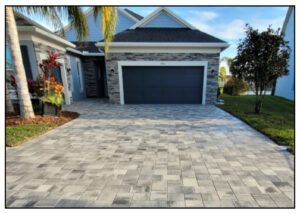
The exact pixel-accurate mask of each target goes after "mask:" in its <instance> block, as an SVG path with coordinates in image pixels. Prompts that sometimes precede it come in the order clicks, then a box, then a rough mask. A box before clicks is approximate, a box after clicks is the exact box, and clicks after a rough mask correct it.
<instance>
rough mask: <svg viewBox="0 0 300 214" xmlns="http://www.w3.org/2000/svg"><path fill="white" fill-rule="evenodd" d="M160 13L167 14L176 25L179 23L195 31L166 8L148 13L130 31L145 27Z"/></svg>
mask: <svg viewBox="0 0 300 214" xmlns="http://www.w3.org/2000/svg"><path fill="white" fill-rule="evenodd" d="M162 13H165V14H167V15H168V16H170V17H171V18H173V19H174V20H175V21H177V22H178V23H181V24H182V25H183V26H186V27H187V28H190V29H193V30H194V29H196V28H195V27H194V26H193V25H191V24H190V23H188V22H187V21H185V20H184V19H182V18H181V17H179V16H178V15H176V14H175V13H173V12H172V11H171V10H170V9H168V8H166V7H159V8H158V9H156V10H155V11H153V12H152V13H150V14H149V15H148V16H146V17H145V18H143V19H142V20H140V21H139V22H137V23H136V24H135V25H133V26H132V27H130V29H136V28H139V27H143V26H144V25H146V24H147V23H149V22H150V21H152V20H154V19H155V18H156V17H158V16H159V15H160V14H162Z"/></svg>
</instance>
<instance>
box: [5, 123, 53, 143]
mask: <svg viewBox="0 0 300 214" xmlns="http://www.w3.org/2000/svg"><path fill="white" fill-rule="evenodd" d="M53 127H54V126H53V125H48V124H45V125H44V124H30V125H29V124H26V125H19V126H8V127H6V142H5V144H6V146H17V145H19V144H21V143H23V142H24V141H26V140H28V139H30V138H32V137H34V136H37V135H40V134H43V133H45V132H47V131H48V130H50V129H52V128H53Z"/></svg>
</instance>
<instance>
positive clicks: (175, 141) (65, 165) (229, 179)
mask: <svg viewBox="0 0 300 214" xmlns="http://www.w3.org/2000/svg"><path fill="white" fill-rule="evenodd" d="M69 108H70V109H72V110H75V111H78V112H80V113H81V117H80V118H79V119H76V120H74V121H72V122H70V123H68V124H65V125H64V126H62V127H60V128H57V129H55V130H52V131H50V132H49V133H47V134H45V135H43V136H41V137H38V138H36V139H33V140H31V141H29V142H27V143H25V144H23V145H21V146H18V147H16V148H7V150H6V188H7V190H6V205H7V206H8V207H23V206H27V207H42V206H44V207H52V206H56V207H111V206H115V207H119V206H125V207H157V206H163V207H167V206H168V207H225V206H226V207H258V206H260V207H292V206H294V198H293V195H294V164H293V163H294V156H292V155H290V154H289V153H287V152H285V151H283V148H282V147H279V146H277V145H276V144H274V143H273V142H272V141H270V140H269V139H267V138H266V137H264V136H263V135H261V134H259V133H258V132H256V131H254V130H253V129H252V128H250V127H249V126H247V125H246V124H244V123H242V122H241V121H239V120H238V119H236V118H234V117H232V116H231V115H229V114H227V113H225V112H223V111H222V110H220V109H218V108H217V107H214V106H199V105H125V106H120V105H111V104H102V103H100V101H93V100H92V101H89V100H87V101H85V102H80V103H75V104H74V105H72V106H71V107H69Z"/></svg>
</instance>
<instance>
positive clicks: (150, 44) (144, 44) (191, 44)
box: [95, 42, 229, 48]
mask: <svg viewBox="0 0 300 214" xmlns="http://www.w3.org/2000/svg"><path fill="white" fill-rule="evenodd" d="M95 45H96V46H97V47H103V46H104V42H97V43H96V44H95ZM110 47H202V48H203V47H205V48H227V47H229V45H228V43H226V42H112V43H110Z"/></svg>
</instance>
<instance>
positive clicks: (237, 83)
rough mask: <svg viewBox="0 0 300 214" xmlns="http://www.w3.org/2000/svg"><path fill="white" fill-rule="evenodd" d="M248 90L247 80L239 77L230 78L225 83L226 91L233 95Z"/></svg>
mask: <svg viewBox="0 0 300 214" xmlns="http://www.w3.org/2000/svg"><path fill="white" fill-rule="evenodd" d="M247 90H248V84H247V82H245V81H243V80H241V79H238V78H230V79H229V80H228V81H227V82H226V84H225V85H224V91H223V92H224V93H225V94H229V95H232V96H237V95H240V94H243V93H245V92H246V91H247Z"/></svg>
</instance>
